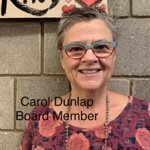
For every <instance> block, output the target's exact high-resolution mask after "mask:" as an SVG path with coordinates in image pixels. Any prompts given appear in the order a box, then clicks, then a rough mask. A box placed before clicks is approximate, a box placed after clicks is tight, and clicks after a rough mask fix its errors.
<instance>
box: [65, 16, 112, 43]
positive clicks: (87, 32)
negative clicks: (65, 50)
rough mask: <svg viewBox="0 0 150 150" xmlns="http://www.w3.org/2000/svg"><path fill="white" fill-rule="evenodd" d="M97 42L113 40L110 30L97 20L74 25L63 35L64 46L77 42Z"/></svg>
mask: <svg viewBox="0 0 150 150" xmlns="http://www.w3.org/2000/svg"><path fill="white" fill-rule="evenodd" d="M97 40H108V41H112V40H113V36H112V32H111V30H110V29H109V28H108V26H107V25H106V24H105V23H104V22H103V21H102V20H98V19H93V20H90V21H82V22H79V23H76V24H74V25H72V26H71V27H70V28H69V29H68V30H67V31H66V32H65V34H64V44H67V43H71V42H77V41H80V42H81V41H82V42H85V43H91V42H94V41H97Z"/></svg>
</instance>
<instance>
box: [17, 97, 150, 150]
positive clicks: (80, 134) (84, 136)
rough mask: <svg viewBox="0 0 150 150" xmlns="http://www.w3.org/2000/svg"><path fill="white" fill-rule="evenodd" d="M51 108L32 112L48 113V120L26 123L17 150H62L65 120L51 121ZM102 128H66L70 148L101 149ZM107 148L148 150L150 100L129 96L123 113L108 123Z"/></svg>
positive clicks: (110, 149) (109, 149)
mask: <svg viewBox="0 0 150 150" xmlns="http://www.w3.org/2000/svg"><path fill="white" fill-rule="evenodd" d="M53 112H54V110H53V109H52V108H51V107H48V106H44V107H43V106H40V107H39V106H38V107H36V108H35V109H34V110H33V112H32V113H37V114H41V113H49V119H48V120H43V119H42V118H41V119H40V120H36V121H35V120H34V121H33V120H30V121H28V122H27V124H26V128H25V131H24V135H23V138H22V142H21V146H20V150H32V149H34V150H64V149H65V148H64V146H65V138H66V136H65V134H66V131H65V122H63V121H59V120H53V117H52V113H53ZM104 131H105V127H104V126H101V127H97V128H95V129H93V130H88V129H84V128H78V127H75V126H71V125H70V127H69V138H68V147H69V150H101V149H102V146H104V138H105V135H104ZM108 150H150V102H149V101H145V100H141V99H136V98H133V97H130V101H129V103H128V105H127V106H126V107H125V109H124V110H123V112H122V113H121V114H120V115H119V116H118V117H117V118H116V119H115V120H113V121H111V122H110V126H109V139H108Z"/></svg>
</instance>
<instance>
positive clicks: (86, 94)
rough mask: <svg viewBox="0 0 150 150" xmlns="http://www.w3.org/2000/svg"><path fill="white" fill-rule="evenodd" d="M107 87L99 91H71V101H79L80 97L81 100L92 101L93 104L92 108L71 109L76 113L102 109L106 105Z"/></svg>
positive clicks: (79, 107)
mask: <svg viewBox="0 0 150 150" xmlns="http://www.w3.org/2000/svg"><path fill="white" fill-rule="evenodd" d="M107 94H108V92H107V87H105V88H101V89H99V90H82V91H81V89H80V91H79V90H76V89H74V88H72V91H71V99H77V97H79V100H81V99H85V100H89V99H90V100H91V101H92V102H93V104H92V106H90V107H88V108H87V106H78V107H71V110H74V111H75V112H78V111H81V110H82V111H96V110H99V109H100V108H102V107H103V106H104V105H105V104H106V95H107Z"/></svg>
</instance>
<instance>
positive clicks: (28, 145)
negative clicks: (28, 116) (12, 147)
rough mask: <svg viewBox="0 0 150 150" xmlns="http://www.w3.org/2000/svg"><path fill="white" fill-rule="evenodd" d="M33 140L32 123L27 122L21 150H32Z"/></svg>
mask: <svg viewBox="0 0 150 150" xmlns="http://www.w3.org/2000/svg"><path fill="white" fill-rule="evenodd" d="M32 140H33V133H32V121H27V122H26V126H25V130H24V133H23V136H22V140H21V145H20V150H32Z"/></svg>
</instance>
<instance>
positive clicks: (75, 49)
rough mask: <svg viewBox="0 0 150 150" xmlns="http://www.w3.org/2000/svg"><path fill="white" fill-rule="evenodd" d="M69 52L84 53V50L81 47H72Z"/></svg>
mask: <svg viewBox="0 0 150 150" xmlns="http://www.w3.org/2000/svg"><path fill="white" fill-rule="evenodd" d="M68 51H69V52H81V51H84V48H83V47H82V46H72V47H69V48H68Z"/></svg>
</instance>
